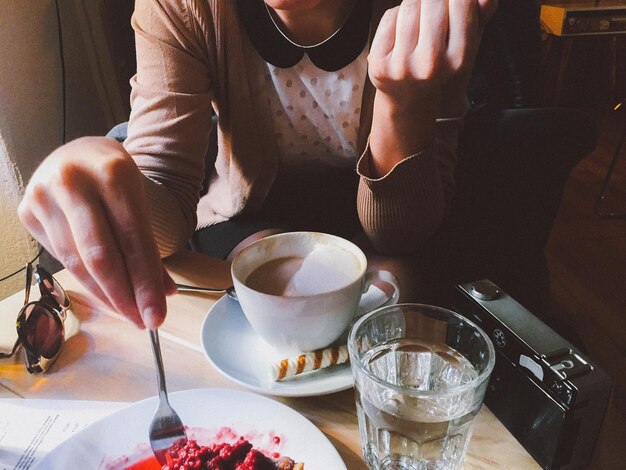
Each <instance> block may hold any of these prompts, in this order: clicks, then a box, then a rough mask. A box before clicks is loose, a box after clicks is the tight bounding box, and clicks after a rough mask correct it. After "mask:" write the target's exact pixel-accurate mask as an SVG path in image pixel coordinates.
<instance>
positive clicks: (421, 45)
mask: <svg viewBox="0 0 626 470" xmlns="http://www.w3.org/2000/svg"><path fill="white" fill-rule="evenodd" d="M420 18H421V24H420V34H419V41H418V44H417V47H416V54H417V64H416V66H417V67H418V70H419V73H420V74H421V75H422V76H423V77H424V78H431V77H433V76H434V75H435V74H436V73H438V71H439V64H440V62H441V59H442V58H443V56H444V54H445V51H446V39H447V36H448V2H447V1H446V0H422V3H421V13H420Z"/></svg>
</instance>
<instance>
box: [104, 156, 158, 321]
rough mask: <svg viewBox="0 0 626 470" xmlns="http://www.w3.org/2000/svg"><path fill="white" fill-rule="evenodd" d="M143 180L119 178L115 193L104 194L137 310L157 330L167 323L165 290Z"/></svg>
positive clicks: (128, 175) (135, 175)
mask: <svg viewBox="0 0 626 470" xmlns="http://www.w3.org/2000/svg"><path fill="white" fill-rule="evenodd" d="M121 166H122V168H120V169H116V171H115V173H118V172H119V171H123V163H122V165H121ZM141 178H142V177H141V175H139V173H130V172H129V173H126V177H125V178H117V179H116V180H115V181H114V182H113V183H112V184H113V188H112V190H111V191H107V192H106V193H105V194H104V201H105V206H106V208H107V212H108V214H107V215H108V218H109V220H110V222H111V227H112V231H113V234H114V236H115V239H116V241H117V244H118V248H119V250H120V252H121V257H122V259H123V260H124V261H125V263H126V271H127V273H128V279H129V285H130V287H131V289H132V290H133V292H134V295H135V303H136V307H137V309H138V311H139V314H140V315H141V317H142V318H143V321H144V323H145V324H146V326H147V327H149V328H156V327H158V326H159V325H160V324H161V323H163V320H164V319H165V314H166V309H167V307H166V303H165V286H164V284H163V272H162V271H163V267H162V263H161V259H160V257H159V252H158V249H157V246H156V242H155V240H154V236H153V234H152V226H151V224H150V218H149V216H148V211H147V201H146V200H145V195H144V192H143V181H142V179H141ZM133 188H134V189H133Z"/></svg>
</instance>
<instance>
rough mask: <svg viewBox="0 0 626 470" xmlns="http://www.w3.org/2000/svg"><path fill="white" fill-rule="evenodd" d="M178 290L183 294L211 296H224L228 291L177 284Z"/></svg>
mask: <svg viewBox="0 0 626 470" xmlns="http://www.w3.org/2000/svg"><path fill="white" fill-rule="evenodd" d="M176 288H177V289H178V290H179V291H181V292H209V293H211V294H223V293H224V292H226V289H212V288H210V287H198V286H188V285H186V284H176Z"/></svg>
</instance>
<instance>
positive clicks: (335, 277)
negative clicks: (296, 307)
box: [245, 246, 361, 297]
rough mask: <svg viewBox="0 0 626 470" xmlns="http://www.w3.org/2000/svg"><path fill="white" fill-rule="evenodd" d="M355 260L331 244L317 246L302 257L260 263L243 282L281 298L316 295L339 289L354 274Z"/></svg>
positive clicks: (355, 274)
mask: <svg viewBox="0 0 626 470" xmlns="http://www.w3.org/2000/svg"><path fill="white" fill-rule="evenodd" d="M360 270H361V269H360V264H359V261H358V259H357V258H356V257H355V256H354V255H352V254H351V253H348V252H346V251H344V250H339V249H337V248H335V247H333V246H319V247H316V248H314V249H313V250H312V251H311V252H310V253H308V254H307V255H306V256H285V257H282V258H276V259H273V260H270V261H267V262H265V263H263V264H261V265H260V266H259V267H257V268H256V269H254V270H253V271H252V272H251V273H250V275H249V276H248V277H247V278H246V280H245V284H246V285H247V286H248V287H250V288H251V289H254V290H256V291H258V292H263V293H264V294H269V295H278V296H284V297H300V296H305V295H317V294H322V293H325V292H331V291H334V290H337V289H341V288H343V287H345V286H347V285H348V284H350V283H351V282H353V281H354V280H355V278H356V277H358V275H359V272H360Z"/></svg>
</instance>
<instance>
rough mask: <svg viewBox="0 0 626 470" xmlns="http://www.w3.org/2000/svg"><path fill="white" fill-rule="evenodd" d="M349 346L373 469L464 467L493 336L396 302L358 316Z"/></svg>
mask: <svg viewBox="0 0 626 470" xmlns="http://www.w3.org/2000/svg"><path fill="white" fill-rule="evenodd" d="M348 350H349V352H350V361H351V367H352V372H353V374H354V377H355V395H356V405H357V414H358V420H359V431H360V435H361V446H362V449H363V456H364V458H365V461H366V463H367V465H368V467H369V468H370V469H372V470H374V469H376V470H378V469H384V470H392V469H393V470H396V469H397V470H405V469H411V470H426V469H437V470H443V469H446V470H447V469H458V468H461V464H462V461H463V457H464V455H465V453H466V451H467V447H468V445H469V441H470V438H471V433H472V421H473V419H474V417H475V416H476V415H477V414H478V411H479V410H480V407H481V405H482V401H483V397H484V395H485V390H486V388H487V383H488V381H489V376H490V374H491V371H492V370H493V366H494V364H495V352H494V349H493V345H492V343H491V340H490V339H489V337H488V336H487V335H486V334H485V333H484V332H483V331H482V330H481V329H480V328H478V326H476V325H475V324H474V323H472V322H471V321H469V320H467V319H466V318H464V317H462V316H461V315H459V314H457V313H455V312H452V311H450V310H447V309H444V308H439V307H434V306H430V305H421V304H397V305H392V306H388V307H383V308H380V309H378V310H374V311H373V312H370V313H369V314H367V315H365V316H363V317H362V318H361V319H359V320H358V321H357V322H356V323H355V324H354V326H353V327H352V329H351V330H350V335H349V338H348Z"/></svg>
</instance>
